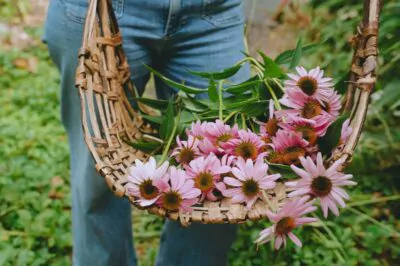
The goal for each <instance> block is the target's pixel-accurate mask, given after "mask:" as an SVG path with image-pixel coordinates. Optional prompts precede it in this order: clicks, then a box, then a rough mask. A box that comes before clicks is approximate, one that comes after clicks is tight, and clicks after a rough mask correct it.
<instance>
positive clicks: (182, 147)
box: [171, 135, 201, 164]
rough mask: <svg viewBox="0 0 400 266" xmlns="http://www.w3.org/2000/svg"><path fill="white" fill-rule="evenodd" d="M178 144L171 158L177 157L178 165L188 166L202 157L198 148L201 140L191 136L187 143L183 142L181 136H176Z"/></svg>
mask: <svg viewBox="0 0 400 266" xmlns="http://www.w3.org/2000/svg"><path fill="white" fill-rule="evenodd" d="M176 143H177V145H178V146H177V147H176V148H175V149H174V150H173V151H172V153H171V156H173V157H175V159H176V161H177V162H178V163H181V164H188V163H190V162H191V161H192V160H194V159H195V158H197V157H199V156H200V155H201V154H200V151H199V148H198V145H199V140H198V139H197V138H195V137H193V136H191V135H189V137H188V140H187V141H181V139H180V138H179V136H176Z"/></svg>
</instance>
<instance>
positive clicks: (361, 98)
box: [334, 0, 382, 162]
mask: <svg viewBox="0 0 400 266" xmlns="http://www.w3.org/2000/svg"><path fill="white" fill-rule="evenodd" d="M381 7H382V3H381V1H380V0H365V2H364V12H363V20H362V22H361V23H360V25H359V26H358V27H357V32H356V34H355V36H354V37H353V39H352V43H353V47H354V49H355V50H354V55H353V59H352V63H351V70H350V71H351V72H350V82H349V85H348V88H347V92H346V95H345V104H344V111H345V112H350V113H351V115H350V118H351V127H352V128H353V132H352V134H351V135H350V137H349V139H348V141H347V143H346V145H345V147H344V149H343V151H342V152H341V154H339V155H338V156H337V158H334V159H338V158H339V157H341V158H342V159H343V160H344V161H345V162H349V161H350V160H351V158H352V155H353V152H354V149H355V148H356V145H357V142H358V140H359V138H360V135H361V130H362V127H363V124H364V121H365V117H366V114H367V109H368V103H369V96H370V94H371V92H372V90H373V89H374V88H375V84H376V68H377V65H378V64H377V55H378V47H377V43H378V28H379V13H380V9H381Z"/></svg>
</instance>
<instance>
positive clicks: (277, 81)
mask: <svg viewBox="0 0 400 266" xmlns="http://www.w3.org/2000/svg"><path fill="white" fill-rule="evenodd" d="M272 80H273V81H274V82H275V84H276V85H277V86H278V87H279V88H280V89H281V91H282V92H285V89H284V88H283V86H282V84H281V83H280V82H279V80H278V79H277V78H273V79H272Z"/></svg>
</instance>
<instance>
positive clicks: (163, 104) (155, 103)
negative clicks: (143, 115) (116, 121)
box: [134, 97, 168, 110]
mask: <svg viewBox="0 0 400 266" xmlns="http://www.w3.org/2000/svg"><path fill="white" fill-rule="evenodd" d="M134 100H135V101H137V102H141V103H144V104H145V105H147V106H149V107H152V108H154V109H157V110H165V109H166V108H167V106H168V101H166V100H158V99H151V98H142V97H139V98H134Z"/></svg>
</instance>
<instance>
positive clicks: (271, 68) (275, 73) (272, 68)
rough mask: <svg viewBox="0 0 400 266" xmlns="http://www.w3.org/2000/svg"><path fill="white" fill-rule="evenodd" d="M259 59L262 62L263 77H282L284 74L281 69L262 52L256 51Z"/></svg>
mask: <svg viewBox="0 0 400 266" xmlns="http://www.w3.org/2000/svg"><path fill="white" fill-rule="evenodd" d="M258 53H259V54H260V55H261V57H262V58H263V60H264V68H265V70H264V76H265V77H269V78H277V77H280V76H283V75H284V73H283V71H282V69H281V68H280V67H279V65H278V64H277V63H275V62H274V60H272V59H271V58H269V57H268V56H267V55H265V54H264V53H263V52H261V51H258Z"/></svg>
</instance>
